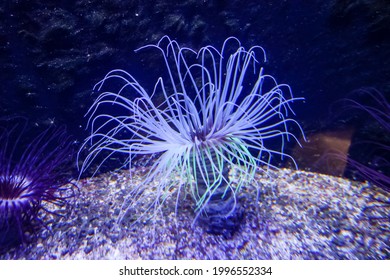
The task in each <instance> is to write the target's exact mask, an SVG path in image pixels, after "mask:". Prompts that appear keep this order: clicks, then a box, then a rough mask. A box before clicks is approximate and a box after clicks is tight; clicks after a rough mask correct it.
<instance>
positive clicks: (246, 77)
mask: <svg viewBox="0 0 390 280" xmlns="http://www.w3.org/2000/svg"><path fill="white" fill-rule="evenodd" d="M145 48H155V49H157V50H159V51H160V52H161V54H162V58H163V61H164V66H165V67H166V70H167V72H166V73H164V74H163V75H166V77H160V78H158V79H157V81H156V82H155V84H154V89H153V92H152V94H149V93H148V92H147V90H146V89H145V88H144V87H143V86H141V84H140V83H139V82H138V81H137V80H136V79H135V78H134V77H133V76H132V75H131V74H130V73H128V72H126V71H124V70H119V69H116V70H112V71H110V72H109V73H108V74H107V75H106V76H105V77H104V79H103V80H101V81H100V82H99V83H97V84H96V85H95V88H94V90H97V91H98V92H99V93H100V95H99V96H98V97H97V99H96V100H95V101H94V103H93V105H92V106H91V107H90V109H89V111H88V113H87V116H89V120H88V127H89V128H90V130H91V135H90V136H89V137H88V138H87V139H86V140H85V142H84V144H83V146H82V149H84V148H87V149H88V151H89V152H88V154H87V156H86V157H85V159H84V161H83V163H82V164H81V167H80V171H81V173H83V172H84V171H85V170H86V169H87V168H89V167H90V166H91V165H92V163H93V162H95V161H96V160H97V159H98V158H100V159H99V162H98V165H97V169H96V171H97V170H98V169H99V167H100V166H101V165H102V164H103V163H104V162H105V161H107V160H108V159H109V158H110V157H111V156H113V155H114V154H118V153H120V154H125V155H126V156H127V161H126V162H124V165H123V166H126V165H130V167H131V166H132V162H133V161H134V159H135V158H136V156H139V155H157V159H156V160H155V161H154V162H153V163H152V164H151V168H150V170H149V171H148V172H147V174H146V176H145V177H144V179H143V181H142V182H141V183H140V184H138V185H137V186H136V187H135V188H134V189H133V190H131V191H130V193H129V195H128V197H126V199H125V203H124V209H123V210H124V211H123V214H122V215H120V220H121V219H122V218H123V217H124V214H125V213H126V212H127V211H128V210H129V209H130V208H131V207H132V205H133V203H134V202H135V201H137V200H138V199H140V197H141V196H142V194H143V193H144V191H145V189H146V188H150V186H151V185H152V184H155V185H156V191H155V193H154V198H153V199H152V200H151V201H152V202H151V203H150V205H149V208H148V209H147V210H151V209H152V210H153V211H152V212H153V213H157V211H159V210H160V209H161V206H162V205H163V202H164V201H166V199H168V197H170V196H174V195H176V201H177V202H176V211H177V205H178V204H179V203H178V202H179V200H180V199H179V198H180V197H182V196H181V194H188V193H189V194H190V195H191V196H192V198H193V200H194V202H195V207H194V209H195V213H196V215H195V218H194V221H196V220H197V218H201V220H203V221H204V223H203V224H207V223H208V225H207V227H208V231H209V232H212V233H217V234H224V235H225V236H230V235H231V234H232V233H234V231H235V230H236V229H237V227H238V224H239V222H240V220H241V217H242V209H241V208H240V206H239V199H238V195H237V194H238V193H239V191H240V189H241V188H242V186H243V185H244V184H248V182H250V181H252V182H253V179H254V175H255V172H256V169H257V167H258V166H259V165H265V166H266V167H273V157H274V156H280V157H282V158H283V157H287V158H290V159H291V160H292V162H293V163H294V164H295V161H294V159H293V158H292V157H291V156H289V155H287V154H286V153H285V152H284V149H285V144H286V141H289V140H291V139H293V140H294V141H296V142H297V143H298V144H299V141H298V139H297V137H296V136H295V135H294V133H295V132H298V133H302V134H303V131H302V129H301V127H300V126H299V124H298V123H297V122H296V121H295V120H294V119H292V118H289V117H288V114H290V113H292V114H293V111H292V110H291V108H290V105H291V103H292V102H293V101H295V100H302V98H294V97H293V96H292V93H291V90H290V87H289V86H288V85H286V84H278V83H277V82H276V80H275V79H274V78H273V77H272V76H270V75H266V74H264V73H263V68H262V67H261V65H260V61H259V57H260V58H261V59H263V60H264V61H266V57H265V51H264V50H263V48H261V47H260V46H254V47H251V48H250V49H249V50H246V49H245V48H244V47H242V46H241V43H240V41H239V40H238V39H236V38H234V37H230V38H228V39H226V40H225V41H224V43H223V46H222V48H221V50H220V51H219V50H217V49H216V48H215V47H213V46H206V47H203V48H201V49H200V50H199V51H198V52H196V51H194V50H192V49H190V48H187V47H180V46H179V44H178V43H177V42H176V41H174V40H171V39H170V38H169V37H168V36H164V37H163V38H162V39H161V40H160V41H159V42H158V43H157V44H156V45H146V46H144V47H141V48H139V49H137V50H136V51H140V50H143V49H145ZM111 82H115V84H112V83H111ZM106 84H110V86H111V89H110V90H106V87H107V85H106ZM113 88H114V90H113ZM159 96H160V98H161V96H162V97H163V100H162V102H160V103H158V104H156V102H155V100H157V99H158V97H159ZM111 105H113V106H115V107H114V108H115V110H116V112H117V113H112V111H111V113H110V111H109V110H110V106H111ZM104 110H107V111H104ZM102 111H103V112H102ZM292 128H295V129H297V131H295V132H293V131H292V130H291V129H292ZM102 155H103V156H102ZM232 169H234V170H235V174H236V178H238V179H237V180H236V181H234V182H233V181H232V180H231V179H230V178H229V170H232ZM174 174H177V175H179V176H178V178H180V182H178V180H177V179H176V180H175V179H174V178H173V175H174ZM255 185H256V184H255Z"/></svg>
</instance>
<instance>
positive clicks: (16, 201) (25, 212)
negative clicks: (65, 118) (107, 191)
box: [0, 118, 75, 249]
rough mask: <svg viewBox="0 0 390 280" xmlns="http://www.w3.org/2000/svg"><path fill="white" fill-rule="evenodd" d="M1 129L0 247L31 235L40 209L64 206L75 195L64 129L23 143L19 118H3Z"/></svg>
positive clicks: (23, 128) (23, 125)
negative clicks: (70, 182) (67, 165)
mask: <svg viewBox="0 0 390 280" xmlns="http://www.w3.org/2000/svg"><path fill="white" fill-rule="evenodd" d="M15 120H17V124H14V125H11V124H5V125H4V126H2V127H0V129H1V130H0V248H3V249H4V248H8V247H10V246H15V245H18V244H20V243H23V242H24V241H26V238H25V237H26V236H27V235H26V234H27V233H29V234H28V236H34V233H35V232H36V229H37V228H38V226H39V225H42V224H44V223H43V221H42V220H41V218H40V213H41V210H43V211H49V212H51V211H52V210H51V209H50V204H55V205H63V204H64V203H65V202H66V199H68V198H70V197H72V196H74V194H75V192H74V190H75V188H74V185H72V184H68V185H67V183H69V181H70V179H69V177H68V176H69V174H66V172H65V171H64V169H63V168H64V166H65V165H66V164H67V163H69V162H70V159H71V157H70V156H71V142H70V141H69V137H68V136H67V135H66V132H65V129H64V128H63V127H61V128H49V129H47V130H45V131H44V132H42V133H41V134H39V135H38V136H37V137H36V138H34V140H33V141H31V142H30V143H27V144H25V143H26V141H25V139H24V138H25V137H27V136H28V135H27V133H26V127H27V122H26V121H25V120H24V119H22V118H11V119H4V120H2V121H4V123H10V122H11V123H12V122H14V121H15Z"/></svg>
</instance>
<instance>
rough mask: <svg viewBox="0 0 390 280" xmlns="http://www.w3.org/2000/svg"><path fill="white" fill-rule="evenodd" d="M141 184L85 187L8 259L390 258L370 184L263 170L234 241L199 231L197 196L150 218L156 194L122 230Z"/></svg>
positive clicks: (246, 192)
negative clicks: (127, 201)
mask: <svg viewBox="0 0 390 280" xmlns="http://www.w3.org/2000/svg"><path fill="white" fill-rule="evenodd" d="M135 171H139V172H134V173H133V174H142V173H143V172H144V171H145V170H141V169H140V170H135ZM231 176H232V177H233V178H234V172H231ZM173 180H175V178H173ZM140 182H141V177H138V176H133V177H132V178H131V179H130V177H129V175H128V172H125V171H121V172H116V173H107V174H103V175H100V176H98V177H95V178H93V179H84V180H81V181H80V182H78V186H79V189H80V195H79V197H78V198H77V199H76V200H75V201H74V202H73V204H71V205H67V206H66V208H63V209H53V210H54V211H62V212H64V213H65V215H63V216H57V215H53V214H49V213H42V219H43V220H44V221H45V223H47V227H42V228H41V230H40V231H39V232H38V233H37V236H36V237H35V238H33V239H34V240H33V241H31V242H30V243H28V244H25V245H23V246H20V247H17V248H12V249H10V250H8V251H7V252H5V253H3V254H2V255H0V259H252V260H253V259H390V198H389V194H388V193H386V192H384V191H383V190H381V189H379V188H376V187H375V186H373V185H371V184H369V183H360V182H353V181H348V180H345V179H342V178H337V177H331V176H327V175H322V174H317V173H310V172H304V171H293V170H289V169H280V170H276V171H268V172H265V171H264V170H259V171H258V173H257V175H256V184H257V188H256V187H255V186H252V185H250V184H248V186H246V187H244V188H243V189H242V190H241V192H240V202H241V203H242V206H243V208H244V209H245V218H244V221H243V224H242V225H241V227H240V228H239V229H238V231H237V232H236V233H235V235H234V236H233V237H232V238H230V239H225V238H224V237H223V236H218V235H212V234H208V233H206V232H205V231H204V230H203V228H202V227H200V226H197V224H196V223H195V225H193V224H194V213H193V210H192V205H193V203H192V200H191V199H190V197H189V196H187V197H184V198H183V199H182V201H180V203H179V206H178V208H177V211H175V206H176V200H175V199H173V197H172V199H167V200H166V201H165V203H164V204H163V205H162V208H161V209H160V211H159V212H158V213H157V214H156V215H155V217H154V218H153V219H146V217H147V215H145V216H142V214H143V213H145V207H146V205H147V204H145V201H147V200H148V197H152V195H153V191H155V190H154V188H153V186H151V187H150V188H148V189H147V190H146V191H145V192H144V194H143V197H144V198H146V199H143V200H140V202H139V204H137V203H136V204H135V205H134V207H133V208H131V209H130V210H129V211H128V214H127V215H126V216H125V218H124V219H123V220H122V222H121V223H120V224H117V219H118V215H119V214H120V213H123V212H122V211H121V207H122V203H123V198H124V197H125V195H126V194H127V193H128V192H129V189H131V188H132V187H133V186H134V185H136V184H137V183H140ZM257 190H259V191H257ZM172 192H175V190H172Z"/></svg>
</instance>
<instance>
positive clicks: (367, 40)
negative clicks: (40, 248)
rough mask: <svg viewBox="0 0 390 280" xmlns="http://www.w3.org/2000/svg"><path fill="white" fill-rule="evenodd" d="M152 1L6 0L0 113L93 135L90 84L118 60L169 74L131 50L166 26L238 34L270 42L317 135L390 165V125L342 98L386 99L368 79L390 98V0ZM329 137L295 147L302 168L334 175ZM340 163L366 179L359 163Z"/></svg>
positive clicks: (0, 30) (1, 21)
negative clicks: (327, 163)
mask: <svg viewBox="0 0 390 280" xmlns="http://www.w3.org/2000/svg"><path fill="white" fill-rule="evenodd" d="M146 2H147V3H143V2H142V1H119V0H118V1H93V0H92V1H34V3H31V1H3V2H2V4H0V67H1V69H0V70H1V71H0V81H1V83H0V115H1V116H9V115H22V116H25V117H27V118H28V119H29V120H30V123H31V126H32V127H33V129H44V128H45V127H47V126H50V125H62V124H65V125H66V126H67V127H68V131H69V133H70V134H72V135H73V136H74V138H75V139H76V143H77V142H78V141H79V142H82V141H83V139H84V138H85V137H86V136H87V135H88V133H87V132H86V131H85V125H86V120H85V119H84V117H83V116H84V114H85V113H86V111H87V109H88V107H89V106H90V105H91V104H92V102H93V100H94V98H96V94H93V93H92V88H93V86H94V84H95V83H96V82H98V81H99V80H100V79H101V78H103V77H104V75H105V74H106V73H107V72H108V71H109V70H111V69H114V68H122V69H125V70H126V71H128V72H130V73H132V74H134V75H135V76H136V78H137V79H139V81H140V83H141V84H144V85H145V87H146V88H152V86H153V84H154V81H155V77H158V76H159V75H161V73H160V72H161V69H162V67H161V60H160V58H159V57H158V55H153V54H151V53H150V52H142V53H134V49H136V48H138V47H140V46H143V45H145V44H149V43H156V42H157V41H158V40H159V39H160V38H161V37H162V36H163V35H165V34H166V35H169V36H170V37H171V38H172V39H175V40H177V41H178V42H180V43H181V45H183V46H188V47H191V48H193V49H199V48H200V47H202V46H204V45H213V46H215V47H217V48H220V46H221V44H222V43H223V41H224V39H225V38H226V37H228V36H236V37H237V38H239V39H240V40H241V42H242V44H243V45H244V46H245V47H247V48H249V47H250V46H252V45H260V46H262V47H264V49H265V50H266V53H267V62H266V63H265V64H264V69H265V73H267V74H270V75H272V76H274V77H275V78H276V79H277V81H278V82H279V83H288V84H289V85H290V86H291V87H292V90H293V93H294V95H295V96H301V97H304V98H305V102H304V103H303V102H302V103H297V104H294V110H295V112H296V114H297V116H296V118H297V119H298V121H299V122H300V123H301V125H302V126H303V128H304V130H305V131H306V134H307V136H308V138H309V139H311V140H312V141H311V143H312V142H314V139H319V141H320V142H321V140H323V139H324V136H323V135H324V133H325V134H326V133H333V134H335V135H336V136H335V138H332V139H333V142H335V140H334V139H344V140H345V139H346V141H347V143H349V144H347V146H348V147H347V149H346V152H344V154H345V156H346V157H347V158H352V159H354V160H356V161H358V162H360V163H362V164H363V165H365V166H369V168H374V169H375V170H380V171H381V172H383V173H385V174H387V176H388V175H389V166H388V162H387V159H388V158H389V151H388V150H386V149H385V150H383V149H378V144H379V145H384V146H385V147H386V146H387V147H388V145H389V143H390V139H389V138H390V137H389V131H387V130H386V128H384V127H383V126H381V125H380V124H379V123H378V120H377V119H375V118H374V117H372V116H371V117H370V115H369V114H365V113H364V111H361V110H358V109H355V110H352V109H351V110H347V109H346V108H348V105H346V106H347V107H345V106H343V104H345V102H344V101H343V100H344V98H351V99H356V100H359V102H362V103H363V104H370V105H372V106H378V105H376V104H373V103H375V102H373V101H372V100H371V98H370V96H369V95H364V93H362V89H363V88H373V89H375V90H374V92H377V94H381V95H382V96H384V100H385V101H386V100H387V102H389V90H390V87H389V80H390V79H389V78H390V63H389V50H390V30H389V26H390V8H389V4H388V3H386V2H387V1H365V2H362V1H309V2H310V3H306V2H307V1H305V2H303V1H300V3H299V4H298V2H297V1H279V2H276V1H170V2H169V3H167V1H146ZM151 77H153V78H151ZM381 110H383V109H381ZM346 131H348V133H343V132H346ZM349 131H351V133H349ZM331 142H332V141H331ZM362 142H367V143H368V142H369V143H370V145H366V146H365V147H366V149H367V150H364V151H363V150H362V149H361V148H360V147H361V146H359V145H355V143H362ZM321 145H322V144H318V145H309V147H307V148H305V149H304V150H305V152H302V150H299V149H298V150H297V149H296V148H295V146H291V147H288V149H289V150H290V151H291V152H293V153H295V157H296V160H297V161H298V164H299V166H300V167H301V168H306V169H310V170H313V171H319V172H328V173H332V170H329V168H327V169H326V170H325V169H324V168H319V167H318V166H324V165H323V164H318V162H317V161H319V160H320V158H321V155H326V153H327V149H332V148H334V147H333V146H332V144H331V145H330V147H328V146H325V147H324V146H321ZM373 162H375V164H374V165H373V164H372V163H373ZM370 164H371V165H370ZM330 169H332V167H331V168H330ZM351 170H352V171H351ZM333 171H334V170H333ZM333 173H334V174H335V175H348V176H349V177H352V178H353V177H354V176H355V177H356V178H357V179H365V178H364V176H362V175H361V174H360V175H359V174H358V172H354V171H353V166H351V164H350V163H348V165H347V167H343V168H341V170H338V171H337V172H333ZM359 176H360V177H359Z"/></svg>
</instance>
